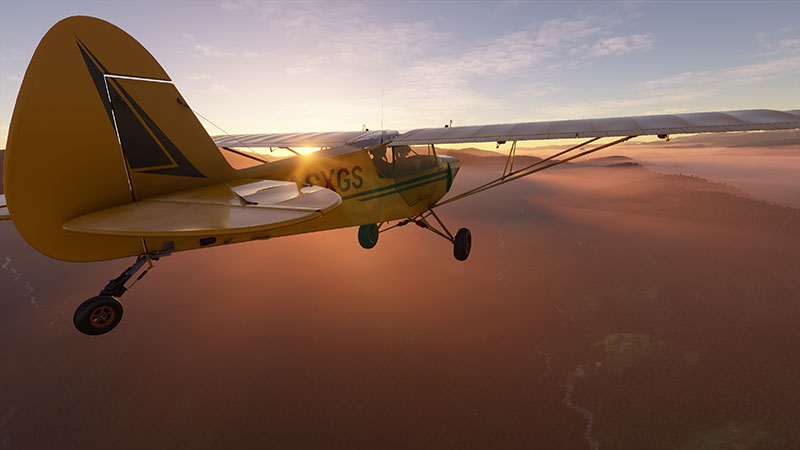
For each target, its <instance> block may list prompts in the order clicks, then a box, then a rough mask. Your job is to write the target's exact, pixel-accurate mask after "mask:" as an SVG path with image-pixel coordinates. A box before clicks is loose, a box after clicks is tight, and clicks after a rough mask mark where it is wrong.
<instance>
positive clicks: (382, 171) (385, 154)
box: [369, 146, 394, 178]
mask: <svg viewBox="0 0 800 450" xmlns="http://www.w3.org/2000/svg"><path fill="white" fill-rule="evenodd" d="M392 156H393V155H392V149H391V148H389V147H386V146H380V147H376V148H373V149H372V150H370V151H369V157H370V158H371V159H372V164H374V165H375V170H376V171H377V172H378V176H379V177H380V178H392V177H394V166H393V165H392V161H393V159H394V158H393V157H392Z"/></svg>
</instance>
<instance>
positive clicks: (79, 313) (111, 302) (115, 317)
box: [72, 295, 122, 336]
mask: <svg viewBox="0 0 800 450" xmlns="http://www.w3.org/2000/svg"><path fill="white" fill-rule="evenodd" d="M120 320H122V303H120V302H119V300H117V298H116V297H111V296H108V295H99V296H97V297H92V298H90V299H89V300H86V301H85V302H83V303H81V306H78V309H76V310H75V315H74V316H72V323H74V324H75V328H77V329H78V331H80V332H81V333H83V334H88V335H90V336H98V335H101V334H105V333H108V332H109V331H111V330H113V329H114V327H116V326H117V324H118V323H119V321H120Z"/></svg>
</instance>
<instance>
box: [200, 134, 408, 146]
mask: <svg viewBox="0 0 800 450" xmlns="http://www.w3.org/2000/svg"><path fill="white" fill-rule="evenodd" d="M398 134H399V133H398V132H397V131H394V130H378V131H332V132H323V133H320V132H313V133H268V134H230V135H220V136H212V137H211V139H213V140H214V143H215V144H217V146H218V147H275V148H286V147H333V146H337V145H345V144H359V146H361V147H366V146H370V145H377V144H380V143H383V142H387V141H390V140H392V138H394V137H397V135H398Z"/></svg>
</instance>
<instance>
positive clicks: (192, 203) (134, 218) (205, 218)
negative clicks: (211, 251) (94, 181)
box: [64, 180, 342, 238]
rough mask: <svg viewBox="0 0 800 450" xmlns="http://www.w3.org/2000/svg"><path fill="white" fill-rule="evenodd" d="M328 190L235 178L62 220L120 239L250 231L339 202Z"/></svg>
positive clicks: (312, 214)
mask: <svg viewBox="0 0 800 450" xmlns="http://www.w3.org/2000/svg"><path fill="white" fill-rule="evenodd" d="M341 201H342V199H341V197H339V194H337V193H336V192H334V191H331V190H329V189H325V188H322V187H319V186H311V187H303V188H301V189H298V187H297V184H296V183H293V182H287V181H273V180H238V181H236V182H233V183H230V184H228V185H225V184H216V185H213V186H207V187H204V188H199V189H192V190H187V191H180V192H176V193H172V194H167V195H160V196H157V197H151V198H147V199H144V200H142V201H138V202H132V203H128V204H125V205H122V206H116V207H113V208H109V209H104V210H101V211H97V212H93V213H91V214H87V215H84V216H81V217H78V218H75V219H72V220H70V221H69V222H67V223H65V224H64V229H65V230H67V231H73V232H77V233H86V234H94V235H104V236H125V237H174V238H178V237H191V236H201V237H202V236H220V235H232V234H242V233H253V232H261V231H266V230H270V229H273V228H279V227H285V226H289V225H294V224H298V223H301V222H305V221H308V220H312V219H315V218H317V217H320V216H322V215H323V214H326V213H327V212H328V211H330V210H332V209H333V208H335V207H336V206H338V205H339V204H340V203H341Z"/></svg>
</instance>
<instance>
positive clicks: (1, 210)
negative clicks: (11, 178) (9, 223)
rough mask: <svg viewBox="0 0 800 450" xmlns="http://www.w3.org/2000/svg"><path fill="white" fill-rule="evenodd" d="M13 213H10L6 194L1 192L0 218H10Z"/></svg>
mask: <svg viewBox="0 0 800 450" xmlns="http://www.w3.org/2000/svg"><path fill="white" fill-rule="evenodd" d="M10 219H11V214H9V213H8V205H7V204H6V196H5V194H0V220H10Z"/></svg>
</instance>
